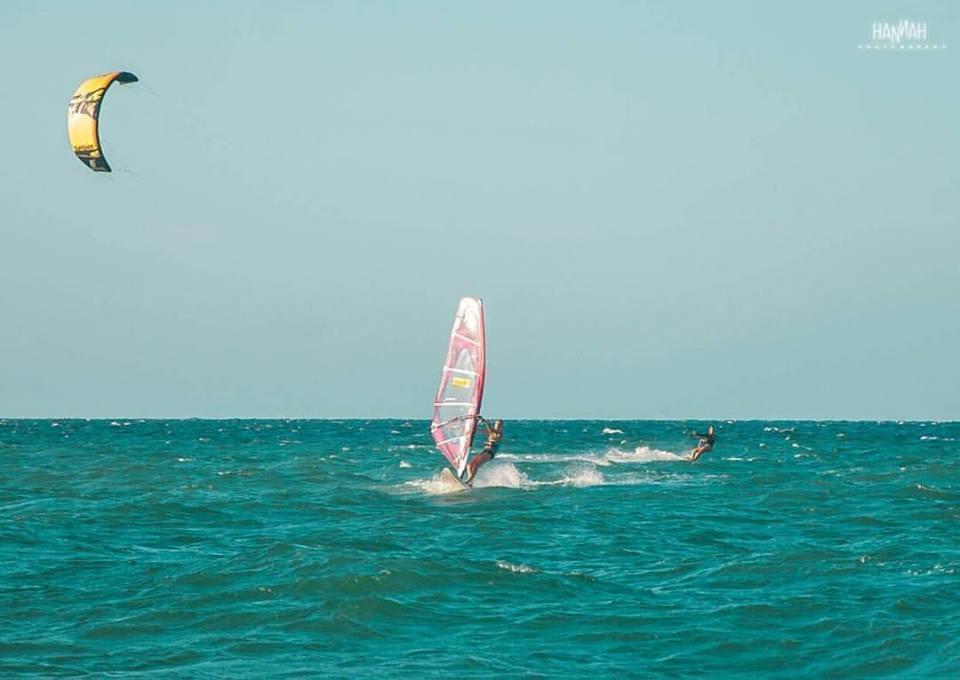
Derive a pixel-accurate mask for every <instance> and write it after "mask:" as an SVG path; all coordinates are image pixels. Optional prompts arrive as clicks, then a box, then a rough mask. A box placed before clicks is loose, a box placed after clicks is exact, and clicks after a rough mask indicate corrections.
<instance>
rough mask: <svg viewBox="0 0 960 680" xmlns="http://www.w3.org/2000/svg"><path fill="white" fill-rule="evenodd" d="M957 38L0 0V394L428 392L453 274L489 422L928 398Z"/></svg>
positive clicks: (237, 408) (708, 415)
mask: <svg viewBox="0 0 960 680" xmlns="http://www.w3.org/2000/svg"><path fill="white" fill-rule="evenodd" d="M901 19H910V20H914V21H923V22H925V23H926V26H927V39H926V43H927V44H929V45H934V44H936V45H945V46H946V48H945V49H941V48H938V49H935V50H934V49H929V48H928V49H926V50H920V49H917V50H909V51H906V50H867V49H863V47H862V45H864V44H868V43H872V42H873V38H872V26H873V24H874V23H875V22H887V23H893V24H895V23H897V22H899V21H900V20H901ZM958 56H960V6H957V5H956V4H955V3H943V2H932V1H910V2H849V3H833V2H807V3H791V4H789V5H788V4H787V3H768V2H761V1H760V0H757V1H755V2H738V1H733V2H725V3H712V2H705V1H704V2H680V3H677V2H609V1H603V0H600V1H597V2H549V1H543V2H524V3H514V2H461V3H449V2H440V1H437V2H418V1H407V2H401V1H394V2H390V1H371V2H292V1H278V2H271V3H265V2H264V3H249V2H240V1H231V2H205V3H195V2H177V1H172V2H142V3H131V2H97V3H76V2H23V1H20V0H12V1H10V0H8V1H6V2H3V3H0V81H2V82H3V83H4V96H3V106H2V107H0V129H3V130H5V131H6V132H5V133H4V134H3V135H2V142H0V149H2V150H3V158H4V162H3V163H0V203H2V206H3V209H2V217H0V310H2V332H0V416H2V417H8V418H12V417H69V416H73V417H104V418H117V417H158V418H172V417H212V418H216V417H291V418H299V417H315V418H324V417H336V418H345V417H370V418H373V417H402V418H429V417H430V414H431V402H432V399H433V395H434V393H435V391H436V386H437V382H438V380H439V377H440V367H441V364H442V362H443V357H444V354H445V350H446V343H447V337H448V333H449V330H450V326H451V323H452V320H453V313H454V311H455V309H456V305H457V300H458V299H459V297H460V296H462V295H476V296H480V297H482V298H483V299H484V304H485V310H486V317H487V342H488V357H487V361H488V372H487V381H486V394H485V397H484V412H485V415H487V416H488V417H503V418H521V417H524V418H606V419H633V418H637V419H642V418H682V419H687V418H689V419H719V418H737V419H744V418H771V419H774V418H776V419H806V418H815V419H923V420H956V419H958V418H960V362H958V360H957V350H958V348H960V313H958V312H960V295H958V293H960V254H958V253H960V210H958V201H960V191H958V189H960V187H958V179H960V164H958V158H960V154H958V151H960V137H958V132H957V124H958V121H960V92H958V88H957V73H958V70H960V69H958V67H960V60H958ZM113 70H128V71H132V72H133V73H135V74H137V75H138V76H139V78H140V82H139V83H136V84H131V85H122V86H114V87H113V88H112V89H111V90H110V91H109V92H108V94H107V96H106V98H105V102H104V105H103V108H102V111H101V135H102V138H103V145H104V149H105V153H106V157H107V159H108V161H109V162H110V163H111V165H112V166H113V168H114V172H113V173H112V174H110V175H106V174H103V173H93V172H90V171H89V170H87V169H86V168H84V166H83V165H81V164H80V163H79V162H78V161H77V160H76V158H74V157H73V155H72V153H71V151H70V148H69V145H68V144H67V140H66V106H67V102H68V101H69V98H70V95H71V94H72V92H73V90H74V89H75V88H76V87H77V85H79V83H80V82H81V81H82V80H84V79H85V78H87V77H89V76H91V75H95V74H99V73H103V72H107V71H113Z"/></svg>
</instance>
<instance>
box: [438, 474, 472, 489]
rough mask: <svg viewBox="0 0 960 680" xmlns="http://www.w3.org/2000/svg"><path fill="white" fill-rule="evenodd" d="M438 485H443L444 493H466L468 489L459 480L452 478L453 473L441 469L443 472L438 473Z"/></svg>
mask: <svg viewBox="0 0 960 680" xmlns="http://www.w3.org/2000/svg"><path fill="white" fill-rule="evenodd" d="M440 483H441V484H442V485H443V488H444V491H447V492H448V493H454V492H456V491H466V490H467V489H469V488H470V487H469V486H467V485H466V484H464V483H463V482H461V481H460V480H459V479H457V478H456V477H454V476H453V473H452V472H450V468H443V472H441V473H440Z"/></svg>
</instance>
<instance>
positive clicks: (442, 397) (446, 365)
mask: <svg viewBox="0 0 960 680" xmlns="http://www.w3.org/2000/svg"><path fill="white" fill-rule="evenodd" d="M485 375H486V339H485V331H484V322H483V303H482V302H481V301H480V299H479V298H473V297H465V298H461V299H460V304H459V305H458V306H457V315H456V316H455V317H454V319H453V330H451V331H450V343H449V345H448V347H447V356H446V359H445V361H444V362H443V372H442V373H441V374H440V386H439V387H438V388H437V396H436V398H435V399H434V400H433V421H432V424H431V426H430V432H431V433H432V434H433V439H434V441H435V442H436V443H437V448H438V449H440V452H441V453H442V454H443V455H444V456H446V458H447V460H448V461H450V465H451V466H453V469H454V471H455V472H456V474H455V475H450V476H451V478H453V479H455V480H456V478H457V477H462V476H463V471H464V469H465V468H466V467H467V459H468V458H469V456H470V446H471V445H472V444H473V435H474V433H475V432H476V429H477V419H478V416H479V415H480V402H481V401H482V400H483V380H484V377H485ZM457 483H459V481H458V482H457Z"/></svg>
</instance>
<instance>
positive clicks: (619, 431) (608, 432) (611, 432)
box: [600, 427, 623, 434]
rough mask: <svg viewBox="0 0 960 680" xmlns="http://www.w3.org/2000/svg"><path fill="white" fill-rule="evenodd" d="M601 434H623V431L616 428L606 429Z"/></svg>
mask: <svg viewBox="0 0 960 680" xmlns="http://www.w3.org/2000/svg"><path fill="white" fill-rule="evenodd" d="M600 433H601V434H623V430H618V429H617V428H615V427H605V428H603V430H601V432H600Z"/></svg>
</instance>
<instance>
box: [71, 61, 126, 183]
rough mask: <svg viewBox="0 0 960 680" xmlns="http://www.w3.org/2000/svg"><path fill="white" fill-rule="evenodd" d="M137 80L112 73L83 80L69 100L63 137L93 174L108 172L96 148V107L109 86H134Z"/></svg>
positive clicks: (101, 152) (108, 168) (118, 73)
mask: <svg viewBox="0 0 960 680" xmlns="http://www.w3.org/2000/svg"><path fill="white" fill-rule="evenodd" d="M137 80H138V78H137V77H136V76H135V75H133V74H132V73H129V72H127V71H114V72H113V73H105V74H103V75H102V76H94V77H93V78H87V79H86V80H84V81H83V82H82V83H80V87H78V88H77V91H76V92H74V93H73V96H72V97H71V98H70V105H69V106H68V107H67V136H68V137H69V138H70V146H71V147H73V153H75V154H76V156H77V158H79V159H80V162H81V163H83V164H84V165H86V166H87V167H88V168H90V169H91V170H93V171H94V172H110V165H109V164H108V163H107V159H106V158H104V157H103V150H102V149H101V148H100V132H99V129H98V121H99V119H100V104H101V103H102V101H103V95H104V94H106V92H107V89H108V88H109V87H110V86H111V85H112V84H113V83H115V82H116V83H135V82H137Z"/></svg>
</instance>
